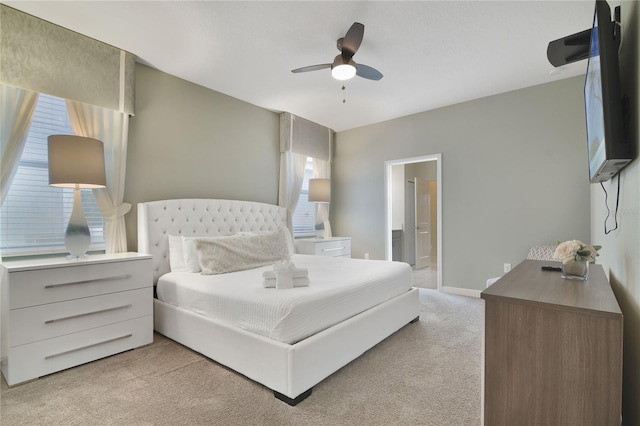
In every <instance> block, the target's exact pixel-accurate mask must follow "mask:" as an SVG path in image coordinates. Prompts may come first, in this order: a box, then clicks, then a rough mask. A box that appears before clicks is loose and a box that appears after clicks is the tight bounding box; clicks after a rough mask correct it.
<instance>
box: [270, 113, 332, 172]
mask: <svg viewBox="0 0 640 426" xmlns="http://www.w3.org/2000/svg"><path fill="white" fill-rule="evenodd" d="M332 141H333V130H331V129H329V128H328V127H324V126H321V125H319V124H316V123H314V122H312V121H309V120H305V119H304V118H301V117H297V116H295V115H293V114H291V113H289V112H283V113H282V114H280V152H286V151H291V152H295V153H296V154H301V155H306V156H307V157H312V158H317V159H320V160H325V161H331V155H332V152H331V147H332Z"/></svg>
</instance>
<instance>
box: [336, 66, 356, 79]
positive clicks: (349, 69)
mask: <svg viewBox="0 0 640 426" xmlns="http://www.w3.org/2000/svg"><path fill="white" fill-rule="evenodd" d="M331 75H332V76H333V78H335V79H336V80H341V81H342V80H349V79H350V78H353V77H354V76H355V75H356V67H354V66H353V65H351V64H340V65H336V66H334V67H333V68H331Z"/></svg>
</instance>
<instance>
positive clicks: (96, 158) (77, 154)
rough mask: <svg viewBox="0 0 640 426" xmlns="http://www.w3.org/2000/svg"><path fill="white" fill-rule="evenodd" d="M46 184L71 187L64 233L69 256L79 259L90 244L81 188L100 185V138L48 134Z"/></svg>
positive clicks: (102, 176)
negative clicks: (68, 215)
mask: <svg viewBox="0 0 640 426" xmlns="http://www.w3.org/2000/svg"><path fill="white" fill-rule="evenodd" d="M48 150H49V153H48V155H49V185H50V186H54V187H58V188H73V190H74V191H73V210H72V211H71V217H70V218H69V224H68V225H67V231H66V232H65V236H64V244H65V247H66V248H67V251H69V254H70V255H71V259H73V260H79V259H81V258H82V257H83V256H84V255H85V254H86V253H87V250H89V246H90V245H91V232H90V231H89V226H88V225H87V220H86V218H85V217H84V212H83V210H82V195H81V192H80V190H81V189H85V188H90V189H93V188H104V187H105V186H106V185H107V183H106V177H105V172H104V147H103V144H102V142H101V141H99V140H97V139H92V138H85V137H82V136H74V135H51V136H49V138H48Z"/></svg>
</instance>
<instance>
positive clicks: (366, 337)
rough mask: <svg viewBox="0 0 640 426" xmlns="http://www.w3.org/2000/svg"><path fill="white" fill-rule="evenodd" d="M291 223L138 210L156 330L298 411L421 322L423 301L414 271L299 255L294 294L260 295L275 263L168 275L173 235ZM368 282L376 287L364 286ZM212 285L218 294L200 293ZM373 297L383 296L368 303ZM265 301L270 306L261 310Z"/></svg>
mask: <svg viewBox="0 0 640 426" xmlns="http://www.w3.org/2000/svg"><path fill="white" fill-rule="evenodd" d="M286 217H287V215H286V210H285V209H284V208H282V207H279V206H274V205H270V204H264V203H258V202H251V201H239V200H214V199H175V200H163V201H153V202H147V203H140V204H138V251H139V252H141V253H147V254H151V255H152V256H153V278H154V285H156V288H157V295H158V297H156V298H155V299H154V328H155V330H156V331H157V332H159V333H161V334H163V335H165V336H167V337H169V338H170V339H172V340H175V341H177V342H179V343H181V344H183V345H185V346H187V347H189V348H191V349H193V350H195V351H196V352H199V353H201V354H203V355H205V356H207V357H208V358H211V359H212V360H214V361H216V362H219V363H220V364H223V365H225V366H227V367H229V368H231V369H233V370H235V371H237V372H238V373H241V374H243V375H244V376H246V377H248V378H250V379H252V380H254V381H256V382H258V383H261V384H263V385H264V386H266V387H267V388H269V389H271V390H273V392H274V395H275V396H276V397H277V398H278V399H280V400H282V401H284V402H286V403H288V404H289V405H296V404H298V403H299V402H300V401H302V400H304V399H305V398H307V397H308V396H309V395H311V392H312V388H313V386H315V385H316V384H317V383H319V382H320V381H322V380H323V379H325V378H326V377H328V376H329V375H331V374H332V373H334V372H335V371H337V370H338V369H340V368H341V367H343V366H344V365H346V364H348V363H349V362H351V361H352V360H354V359H356V358H357V357H359V356H360V355H361V354H363V353H364V352H365V351H367V350H368V349H370V348H372V347H373V346H375V345H376V344H377V343H379V342H380V341H382V340H383V339H385V338H386V337H388V336H390V335H391V334H393V333H395V332H396V331H397V330H399V329H400V328H402V327H404V326H405V325H407V324H408V323H411V322H414V321H416V320H417V319H418V316H419V298H418V290H417V289H415V288H412V287H411V270H410V267H409V266H408V265H406V264H400V263H397V262H386V261H365V260H360V259H344V258H328V257H321V256H307V255H298V254H294V255H293V256H292V257H291V259H292V260H293V262H294V263H295V264H296V266H300V267H304V268H306V269H308V271H309V285H308V286H306V287H304V288H293V289H287V290H281V289H266V288H263V285H262V273H263V272H264V271H266V270H269V269H270V268H272V265H268V266H260V267H257V268H251V269H247V270H241V271H237V272H231V273H225V274H218V275H201V274H197V273H193V272H180V271H179V270H178V271H176V269H175V268H174V271H172V270H171V268H170V256H171V254H172V253H174V252H175V246H173V247H174V248H172V250H174V251H172V253H170V251H169V239H170V236H171V238H173V239H175V237H176V236H184V237H220V236H229V235H234V234H238V233H247V234H251V235H253V234H259V233H269V232H272V233H275V231H277V230H279V229H286ZM172 241H173V240H172ZM365 262H366V263H365ZM358 271H361V272H358ZM362 271H367V272H366V273H365V272H362ZM363 278H367V279H368V280H369V281H370V283H368V284H367V285H369V287H363V285H364V284H363V283H362V279H363ZM185 283H186V284H185ZM211 288H215V289H217V290H216V291H220V292H221V294H215V295H211V294H206V295H204V296H203V295H202V294H201V293H199V292H200V291H209V290H208V289H211ZM202 289H206V290H202ZM370 293H375V294H378V296H377V297H380V298H381V299H378V301H376V300H375V298H374V299H372V300H366V299H367V297H368V296H366V295H368V294H370ZM239 294H242V295H243V298H242V299H239V298H237V297H236V296H238V295H239ZM245 296H246V297H245ZM219 297H227V299H218V298H219ZM160 299H163V300H160ZM380 300H382V301H380ZM265 301H266V307H264V306H263V305H259V304H258V302H261V303H264V302H265ZM234 306H235V307H234ZM260 306H263V307H260ZM220 307H225V309H222V310H221V309H220ZM216 308H217V310H216ZM327 309H329V310H327ZM354 309H355V311H354ZM256 310H263V311H264V312H266V313H267V315H266V317H262V316H261V317H260V319H259V320H258V321H255V320H251V321H249V320H247V319H246V315H245V317H243V316H242V315H241V314H240V312H250V314H248V316H249V317H254V316H256V315H257V314H255V312H256ZM329 311H331V312H329ZM329 317H331V318H329ZM311 319H313V321H315V322H313V321H311ZM285 320H288V323H287V321H285ZM307 321H308V322H309V323H307ZM285 323H287V324H285ZM256 354H258V355H256Z"/></svg>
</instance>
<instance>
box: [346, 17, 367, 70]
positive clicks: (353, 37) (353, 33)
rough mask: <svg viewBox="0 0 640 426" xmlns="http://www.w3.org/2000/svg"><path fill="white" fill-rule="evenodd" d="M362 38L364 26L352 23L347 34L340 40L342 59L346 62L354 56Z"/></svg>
mask: <svg viewBox="0 0 640 426" xmlns="http://www.w3.org/2000/svg"><path fill="white" fill-rule="evenodd" d="M363 36H364V25H362V24H361V23H360V22H354V23H353V25H351V28H349V31H347V34H346V35H345V36H344V39H343V40H342V57H343V58H345V60H346V61H349V59H351V58H352V57H353V55H355V54H356V52H357V51H358V48H359V47H360V43H362V37H363Z"/></svg>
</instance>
